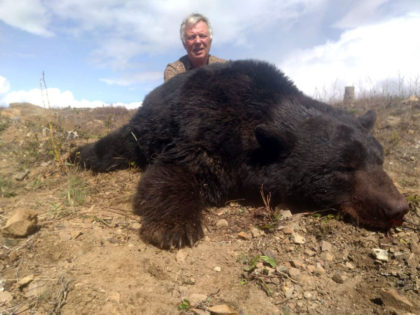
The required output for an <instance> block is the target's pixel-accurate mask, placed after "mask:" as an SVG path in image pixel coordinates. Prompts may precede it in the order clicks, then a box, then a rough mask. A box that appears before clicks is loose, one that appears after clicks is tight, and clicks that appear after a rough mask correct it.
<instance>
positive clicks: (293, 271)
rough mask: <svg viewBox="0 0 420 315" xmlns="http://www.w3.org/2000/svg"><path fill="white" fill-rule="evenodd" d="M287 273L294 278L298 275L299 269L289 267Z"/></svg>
mask: <svg viewBox="0 0 420 315" xmlns="http://www.w3.org/2000/svg"><path fill="white" fill-rule="evenodd" d="M289 275H290V276H291V277H292V278H296V277H298V276H299V275H300V270H299V269H297V268H290V269H289Z"/></svg>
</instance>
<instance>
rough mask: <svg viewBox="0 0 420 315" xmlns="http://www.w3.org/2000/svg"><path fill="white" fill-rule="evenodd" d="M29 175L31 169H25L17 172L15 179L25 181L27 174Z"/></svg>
mask: <svg viewBox="0 0 420 315" xmlns="http://www.w3.org/2000/svg"><path fill="white" fill-rule="evenodd" d="M28 175H29V170H25V171H23V172H20V173H17V174H15V176H14V179H15V180H17V181H18V182H21V181H23V180H24V179H25V178H26V177H27V176H28Z"/></svg>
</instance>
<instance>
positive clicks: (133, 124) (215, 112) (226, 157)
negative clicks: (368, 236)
mask: <svg viewBox="0 0 420 315" xmlns="http://www.w3.org/2000/svg"><path fill="white" fill-rule="evenodd" d="M375 120H376V117H375V114H374V113H373V112H368V113H366V114H365V115H363V116H361V117H358V118H356V117H354V116H353V115H351V114H349V113H347V112H345V111H343V110H340V109H337V108H333V107H331V106H329V105H327V104H324V103H321V102H318V101H315V100H313V99H311V98H309V97H307V96H305V95H304V94H303V93H301V92H300V91H299V90H298V89H297V88H296V87H295V86H294V85H293V83H292V82H291V81H289V80H288V79H287V78H286V77H285V76H284V75H283V73H281V72H280V71H278V70H277V69H276V68H275V67H273V66H271V65H269V64H267V63H265V62H257V61H235V62H229V63H226V64H214V65H210V66H207V67H203V68H199V69H197V70H194V71H190V72H188V73H185V74H182V75H178V76H177V77H175V78H173V79H171V80H169V81H168V82H167V83H165V84H163V85H161V86H159V87H158V88H156V89H155V90H154V91H152V92H151V93H150V94H149V95H148V96H147V97H146V98H145V100H144V103H143V106H142V107H141V108H140V109H139V110H138V111H137V113H136V115H135V116H134V117H133V118H132V120H131V121H130V122H129V123H128V124H127V125H125V126H123V127H122V128H120V129H119V130H117V131H115V132H113V133H111V134H109V135H108V136H106V137H104V138H102V139H100V140H99V141H97V142H96V143H93V144H88V145H86V146H83V147H81V148H79V149H77V150H76V151H75V152H73V153H72V154H71V160H72V161H74V162H78V163H80V165H82V166H84V167H86V168H89V169H92V170H93V171H96V172H108V171H112V170H115V169H122V168H127V167H128V166H129V165H130V162H132V161H135V162H136V164H137V165H138V166H139V167H140V168H141V169H143V170H144V173H143V175H142V176H141V179H140V183H139V185H138V190H137V194H136V196H135V199H134V211H135V213H137V214H139V215H141V216H142V228H141V235H142V237H143V238H144V239H145V240H146V241H148V242H150V243H152V244H155V245H157V246H159V247H161V248H170V247H182V246H185V245H192V244H194V243H195V242H196V241H197V240H199V239H200V238H201V237H202V236H203V230H202V225H201V217H202V209H203V208H204V207H206V206H209V205H221V204H223V203H224V202H225V201H226V200H228V199H229V198H245V199H256V198H258V197H257V196H258V194H259V191H260V187H261V185H263V187H264V190H265V191H266V192H271V195H272V199H271V200H272V203H273V204H283V205H286V206H289V207H291V208H295V209H314V210H315V209H324V208H328V207H335V208H337V209H341V210H342V211H344V212H346V213H349V214H350V215H351V216H353V217H354V218H355V219H356V220H357V221H358V222H360V223H362V224H366V225H369V226H373V227H376V228H380V229H387V228H390V227H392V226H395V225H398V224H401V222H402V219H403V216H404V214H405V213H407V211H408V205H407V202H406V200H405V199H404V197H403V196H402V195H401V194H400V193H399V192H398V191H397V189H396V188H395V186H394V185H393V183H392V181H391V180H390V179H389V177H388V176H387V175H386V174H385V172H384V170H383V167H382V164H383V150H382V147H381V145H380V144H379V143H378V141H377V140H376V139H375V138H374V137H373V136H372V135H371V133H370V129H371V128H372V127H373V124H374V122H375Z"/></svg>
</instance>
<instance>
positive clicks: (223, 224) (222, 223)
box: [216, 219, 229, 227]
mask: <svg viewBox="0 0 420 315" xmlns="http://www.w3.org/2000/svg"><path fill="white" fill-rule="evenodd" d="M216 226H217V227H227V226H229V223H228V221H226V220H225V219H220V220H219V221H217V223H216Z"/></svg>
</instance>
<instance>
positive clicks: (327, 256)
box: [321, 252, 334, 261]
mask: <svg viewBox="0 0 420 315" xmlns="http://www.w3.org/2000/svg"><path fill="white" fill-rule="evenodd" d="M321 258H322V259H323V260H325V261H333V260H334V255H332V254H330V253H328V252H324V253H322V254H321Z"/></svg>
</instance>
